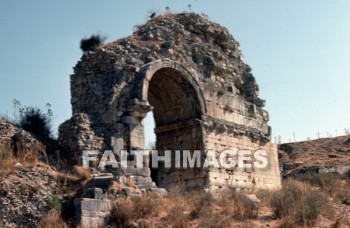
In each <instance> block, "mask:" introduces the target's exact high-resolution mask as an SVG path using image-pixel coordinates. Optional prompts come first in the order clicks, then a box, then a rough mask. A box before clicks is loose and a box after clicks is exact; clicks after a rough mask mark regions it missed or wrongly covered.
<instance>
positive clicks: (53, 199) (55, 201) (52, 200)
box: [46, 195, 62, 210]
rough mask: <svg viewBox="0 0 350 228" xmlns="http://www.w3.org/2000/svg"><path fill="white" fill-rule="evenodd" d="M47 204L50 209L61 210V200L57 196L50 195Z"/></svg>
mask: <svg viewBox="0 0 350 228" xmlns="http://www.w3.org/2000/svg"><path fill="white" fill-rule="evenodd" d="M46 203H47V206H48V207H49V208H50V209H56V210H61V207H62V205H61V200H60V199H59V198H58V197H57V196H56V195H49V196H48V197H47V199H46Z"/></svg>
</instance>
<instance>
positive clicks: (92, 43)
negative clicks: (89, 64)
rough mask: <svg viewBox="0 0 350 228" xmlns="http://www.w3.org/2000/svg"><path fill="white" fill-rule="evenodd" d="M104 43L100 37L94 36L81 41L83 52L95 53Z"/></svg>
mask: <svg viewBox="0 0 350 228" xmlns="http://www.w3.org/2000/svg"><path fill="white" fill-rule="evenodd" d="M103 42H104V38H102V37H101V36H100V35H92V36H90V37H89V38H83V39H81V41H80V49H81V50H82V51H83V52H88V51H94V50H96V49H97V48H98V46H100V45H101V44H102V43H103Z"/></svg>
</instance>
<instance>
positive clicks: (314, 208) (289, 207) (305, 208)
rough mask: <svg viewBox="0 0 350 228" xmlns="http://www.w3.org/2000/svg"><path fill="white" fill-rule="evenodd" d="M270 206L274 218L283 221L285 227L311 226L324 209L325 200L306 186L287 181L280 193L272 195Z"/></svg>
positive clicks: (317, 192) (320, 194)
mask: <svg viewBox="0 0 350 228" xmlns="http://www.w3.org/2000/svg"><path fill="white" fill-rule="evenodd" d="M270 204H271V208H272V210H273V212H274V214H275V216H276V217H277V218H283V219H284V220H285V223H286V224H284V225H285V226H287V225H288V226H289V225H301V224H308V225H312V224H314V223H315V221H316V219H317V218H318V216H319V215H320V213H321V212H322V210H323V209H324V208H325V206H326V204H327V199H326V197H325V196H324V194H323V193H321V192H320V191H318V190H314V189H312V188H310V187H309V186H307V185H306V184H302V183H298V182H296V181H291V180H288V181H286V182H285V183H284V185H283V187H282V189H281V190H280V191H276V192H274V193H273V195H272V197H271V202H270Z"/></svg>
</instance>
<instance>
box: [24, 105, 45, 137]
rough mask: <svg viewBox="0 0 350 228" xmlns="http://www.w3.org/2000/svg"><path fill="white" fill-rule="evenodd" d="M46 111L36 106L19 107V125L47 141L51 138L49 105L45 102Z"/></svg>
mask: <svg viewBox="0 0 350 228" xmlns="http://www.w3.org/2000/svg"><path fill="white" fill-rule="evenodd" d="M46 107H47V108H48V110H47V113H44V112H42V111H41V110H40V109H38V108H34V107H23V108H21V109H20V120H19V126H20V127H22V128H23V129H24V130H26V131H28V132H30V133H32V134H33V135H34V136H35V137H36V138H37V139H39V140H41V141H47V140H49V139H50V138H51V135H52V132H51V118H52V111H51V109H50V107H51V105H50V104H47V105H46Z"/></svg>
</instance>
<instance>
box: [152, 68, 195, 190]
mask: <svg viewBox="0 0 350 228" xmlns="http://www.w3.org/2000/svg"><path fill="white" fill-rule="evenodd" d="M148 102H149V104H150V105H152V106H153V111H152V113H153V117H154V125H155V128H154V132H155V135H156V142H155V146H154V147H155V149H156V150H158V153H159V154H160V155H162V153H163V152H164V151H165V150H171V151H172V152H174V151H175V150H180V151H181V150H198V149H201V145H202V142H201V128H200V125H199V124H198V120H199V119H201V115H202V113H201V106H200V102H199V99H198V94H197V93H196V90H195V89H194V88H193V85H192V84H191V83H190V81H189V80H188V79H187V78H186V76H185V75H183V74H182V73H181V72H179V71H177V70H176V69H173V68H162V69H160V70H158V71H156V72H155V73H154V75H153V76H152V79H151V80H150V82H149V86H148ZM149 123H151V122H150V120H149V119H148V124H149ZM145 133H146V134H150V132H147V131H146V132H145ZM146 138H151V137H146ZM171 160H172V163H174V160H175V159H174V153H172V159H171ZM173 166H174V164H172V167H173ZM176 171H177V170H175V169H173V168H171V170H165V169H163V168H162V166H161V165H160V167H159V168H157V169H152V168H151V176H152V179H153V181H155V182H156V183H157V185H158V186H160V187H167V186H169V185H170V184H171V183H170V182H171V178H167V175H169V174H170V173H174V172H176ZM169 181H170V182H169Z"/></svg>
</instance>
